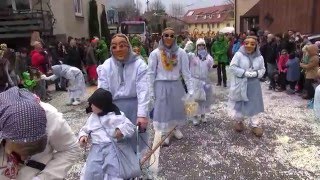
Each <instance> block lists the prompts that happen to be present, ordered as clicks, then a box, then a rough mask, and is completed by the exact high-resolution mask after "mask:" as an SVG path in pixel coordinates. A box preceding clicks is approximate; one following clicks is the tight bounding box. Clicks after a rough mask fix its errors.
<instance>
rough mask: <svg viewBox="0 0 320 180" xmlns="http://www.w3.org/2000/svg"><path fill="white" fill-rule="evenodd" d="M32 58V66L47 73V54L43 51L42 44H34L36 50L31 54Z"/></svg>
mask: <svg viewBox="0 0 320 180" xmlns="http://www.w3.org/2000/svg"><path fill="white" fill-rule="evenodd" d="M30 56H31V66H32V67H33V68H37V69H39V70H40V71H41V73H43V74H46V73H47V64H48V62H47V60H46V56H45V52H44V51H43V48H42V44H41V43H40V42H38V41H35V42H34V50H33V51H31V53H30Z"/></svg>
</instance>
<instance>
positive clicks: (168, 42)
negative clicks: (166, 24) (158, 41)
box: [162, 30, 175, 47]
mask: <svg viewBox="0 0 320 180" xmlns="http://www.w3.org/2000/svg"><path fill="white" fill-rule="evenodd" d="M162 39H163V44H164V45H165V46H166V47H171V46H172V44H173V42H174V41H175V35H174V31H173V30H166V31H164V32H163V34H162Z"/></svg>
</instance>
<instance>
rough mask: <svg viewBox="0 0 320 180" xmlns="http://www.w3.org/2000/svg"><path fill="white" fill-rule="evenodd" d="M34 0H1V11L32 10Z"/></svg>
mask: <svg viewBox="0 0 320 180" xmlns="http://www.w3.org/2000/svg"><path fill="white" fill-rule="evenodd" d="M31 2H32V0H0V11H26V10H27V11H30V9H31Z"/></svg>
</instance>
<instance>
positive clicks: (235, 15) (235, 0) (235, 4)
mask: <svg viewBox="0 0 320 180" xmlns="http://www.w3.org/2000/svg"><path fill="white" fill-rule="evenodd" d="M237 3H238V0H234V21H235V23H234V29H235V33H238V31H237V27H238V22H237V20H238V18H237ZM239 31H240V29H239Z"/></svg>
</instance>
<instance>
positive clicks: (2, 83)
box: [0, 57, 14, 93]
mask: <svg viewBox="0 0 320 180" xmlns="http://www.w3.org/2000/svg"><path fill="white" fill-rule="evenodd" d="M13 86H14V83H13V81H12V79H11V77H10V74H9V61H8V59H6V58H3V57H0V93H1V92H3V91H5V90H7V89H9V88H10V87H13Z"/></svg>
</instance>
